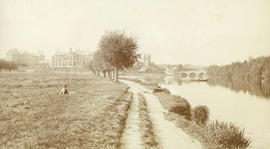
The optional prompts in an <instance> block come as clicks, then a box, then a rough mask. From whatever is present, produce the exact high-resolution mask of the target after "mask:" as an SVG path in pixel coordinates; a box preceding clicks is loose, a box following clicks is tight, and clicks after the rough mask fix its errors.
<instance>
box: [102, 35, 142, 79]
mask: <svg viewBox="0 0 270 149" xmlns="http://www.w3.org/2000/svg"><path fill="white" fill-rule="evenodd" d="M99 48H100V50H101V51H102V56H103V58H104V60H105V62H106V63H107V64H109V65H110V66H111V67H113V68H114V69H115V75H114V76H115V81H116V82H118V71H119V69H123V68H131V67H132V66H133V65H134V64H135V62H137V61H138V58H139V57H140V55H139V54H137V48H138V46H137V41H136V40H135V39H134V38H132V37H128V36H126V35H125V34H124V33H123V32H119V31H112V32H109V33H106V34H105V35H104V36H103V37H102V38H101V40H100V42H99Z"/></svg>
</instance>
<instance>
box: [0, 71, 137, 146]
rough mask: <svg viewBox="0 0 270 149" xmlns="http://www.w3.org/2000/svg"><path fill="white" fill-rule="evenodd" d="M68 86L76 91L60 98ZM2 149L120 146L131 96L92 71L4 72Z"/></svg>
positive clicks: (0, 119) (0, 104)
mask: <svg viewBox="0 0 270 149" xmlns="http://www.w3.org/2000/svg"><path fill="white" fill-rule="evenodd" d="M63 84H67V86H68V90H69V91H72V92H74V94H72V95H65V96H59V95H58V93H59V91H60V90H61V88H62V86H63ZM0 91H1V92H0V136H1V137H0V148H117V147H119V146H120V145H121V143H120V138H121V135H122V132H123V129H124V126H125V119H126V117H127V110H128V109H129V105H130V102H131V100H132V99H131V97H132V96H131V95H130V93H129V92H128V91H127V86H126V85H124V84H122V83H113V82H111V81H108V80H106V79H103V78H100V77H96V76H90V75H74V74H73V75H71V74H69V75H68V74H54V73H29V74H27V73H0Z"/></svg>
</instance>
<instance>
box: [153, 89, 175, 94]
mask: <svg viewBox="0 0 270 149" xmlns="http://www.w3.org/2000/svg"><path fill="white" fill-rule="evenodd" d="M159 92H164V93H168V94H171V92H170V91H169V90H168V89H167V88H161V87H158V88H155V89H154V90H153V93H159Z"/></svg>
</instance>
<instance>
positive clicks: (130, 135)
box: [121, 88, 143, 149]
mask: <svg viewBox="0 0 270 149" xmlns="http://www.w3.org/2000/svg"><path fill="white" fill-rule="evenodd" d="M129 91H130V92H133V101H132V103H131V107H130V109H129V112H128V118H127V120H126V128H125V131H124V133H123V136H122V143H123V145H122V146H121V148H122V149H143V146H142V142H141V138H140V137H141V135H140V127H139V106H138V103H139V101H138V97H137V94H138V92H137V91H136V90H134V88H130V89H129Z"/></svg>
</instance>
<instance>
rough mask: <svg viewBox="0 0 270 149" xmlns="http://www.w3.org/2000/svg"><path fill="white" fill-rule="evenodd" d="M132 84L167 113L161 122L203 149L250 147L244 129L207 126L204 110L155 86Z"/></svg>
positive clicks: (225, 124) (227, 124)
mask: <svg viewBox="0 0 270 149" xmlns="http://www.w3.org/2000/svg"><path fill="white" fill-rule="evenodd" d="M132 81H134V79H133V80H132ZM135 82H137V83H139V84H140V85H143V86H144V87H146V88H148V89H151V90H152V91H153V94H154V95H156V96H157V97H158V99H159V101H160V103H161V105H162V106H163V108H164V109H166V111H167V112H166V113H164V116H165V118H166V119H167V120H171V121H173V122H174V123H175V124H176V125H177V126H178V127H180V128H181V129H182V130H184V131H185V132H186V133H187V134H188V135H190V136H191V137H193V138H195V139H196V140H198V141H199V142H200V143H201V144H202V146H203V147H204V148H205V149H246V148H247V147H248V146H249V145H250V143H251V140H250V138H248V137H246V136H245V135H244V129H242V128H240V127H238V126H236V125H235V124H234V123H230V122H220V121H210V122H209V114H210V113H209V109H208V107H207V106H201V105H199V106H197V107H195V108H192V107H191V105H190V104H189V103H188V101H187V100H186V99H184V98H181V97H179V96H174V95H171V94H170V92H168V91H167V89H162V88H161V87H160V86H158V85H157V84H147V83H145V82H142V81H138V80H136V81H135Z"/></svg>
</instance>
